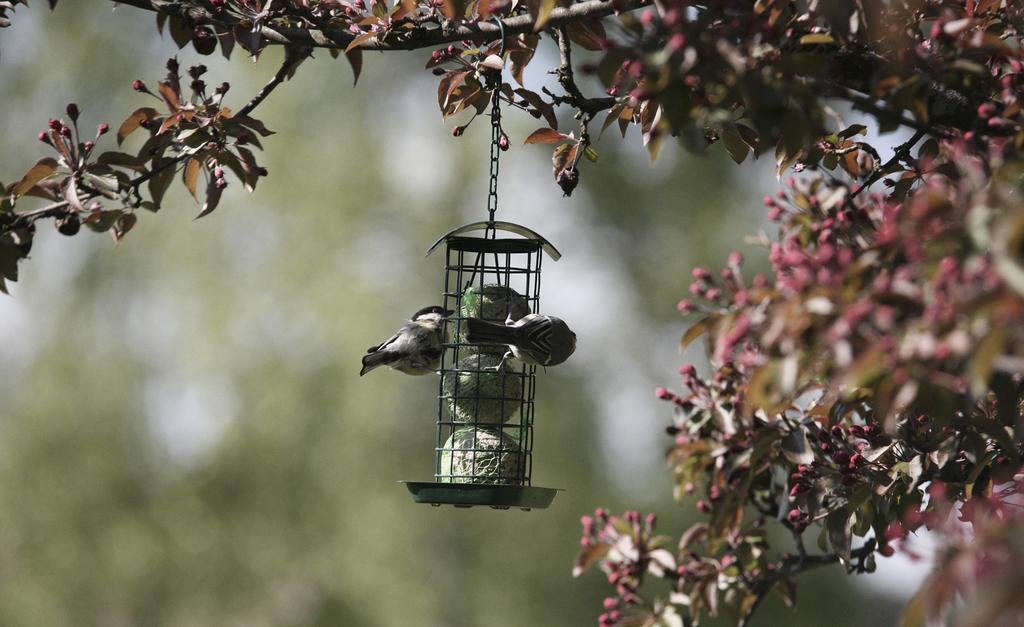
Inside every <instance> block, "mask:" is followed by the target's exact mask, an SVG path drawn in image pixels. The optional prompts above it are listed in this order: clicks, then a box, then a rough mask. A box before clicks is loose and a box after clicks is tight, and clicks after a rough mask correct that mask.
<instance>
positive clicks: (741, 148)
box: [721, 124, 750, 163]
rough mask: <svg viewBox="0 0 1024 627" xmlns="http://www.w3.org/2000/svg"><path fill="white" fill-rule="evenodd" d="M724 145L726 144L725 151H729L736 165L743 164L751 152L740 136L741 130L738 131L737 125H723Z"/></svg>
mask: <svg viewBox="0 0 1024 627" xmlns="http://www.w3.org/2000/svg"><path fill="white" fill-rule="evenodd" d="M721 137H722V143H723V144H725V149H726V150H727V151H729V156H730V157H732V160H733V161H735V162H736V163H743V161H744V160H745V159H746V158H747V153H749V152H750V146H748V145H747V144H746V142H744V141H743V138H742V137H741V136H740V133H739V130H737V128H736V125H735V124H724V125H722V135H721Z"/></svg>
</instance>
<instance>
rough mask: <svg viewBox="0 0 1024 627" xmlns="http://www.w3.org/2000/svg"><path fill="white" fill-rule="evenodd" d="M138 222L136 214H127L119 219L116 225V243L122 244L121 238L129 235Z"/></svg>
mask: <svg viewBox="0 0 1024 627" xmlns="http://www.w3.org/2000/svg"><path fill="white" fill-rule="evenodd" d="M138 221H139V218H138V217H136V215H135V214H134V213H126V214H123V215H122V216H121V217H119V218H118V219H117V221H116V222H115V223H114V241H117V242H120V241H121V238H122V237H124V236H125V235H127V234H128V231H130V230H132V228H133V227H134V226H135V223H136V222H138Z"/></svg>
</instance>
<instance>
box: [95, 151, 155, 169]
mask: <svg viewBox="0 0 1024 627" xmlns="http://www.w3.org/2000/svg"><path fill="white" fill-rule="evenodd" d="M96 163H100V164H103V165H111V166H118V167H121V168H127V169H129V170H134V171H135V172H145V170H146V166H145V163H144V162H143V161H142V159H139V158H138V157H136V156H134V155H130V154H128V153H124V152H117V151H113V150H110V151H107V152H105V153H103V154H101V155H100V156H99V157H97V159H96Z"/></svg>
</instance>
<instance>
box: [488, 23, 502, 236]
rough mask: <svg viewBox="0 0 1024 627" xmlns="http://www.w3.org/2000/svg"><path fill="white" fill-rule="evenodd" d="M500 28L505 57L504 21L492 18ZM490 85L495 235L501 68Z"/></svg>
mask: <svg viewBox="0 0 1024 627" xmlns="http://www.w3.org/2000/svg"><path fill="white" fill-rule="evenodd" d="M492 19H493V20H494V21H495V22H497V24H498V28H500V29H501V47H500V49H499V51H498V56H499V57H501V58H502V60H504V58H505V23H504V22H502V21H501V19H500V18H498V17H494V18H492ZM489 78H490V81H489V82H490V87H491V179H490V186H489V188H488V191H487V221H488V222H489V226H488V231H489V235H490V236H491V237H492V238H493V237H495V236H496V235H497V233H496V231H495V229H494V213H495V212H496V211H497V210H498V169H499V165H500V164H499V159H500V157H501V138H502V136H503V135H504V134H505V133H504V132H503V131H502V130H501V70H494V71H493V73H492V74H491V75H490V76H489Z"/></svg>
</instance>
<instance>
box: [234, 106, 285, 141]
mask: <svg viewBox="0 0 1024 627" xmlns="http://www.w3.org/2000/svg"><path fill="white" fill-rule="evenodd" d="M229 113H230V111H229ZM231 119H232V120H234V121H236V122H239V123H241V124H242V125H244V126H246V127H247V128H251V129H252V130H254V131H256V132H257V133H259V134H260V135H261V136H263V137H269V136H271V135H274V131H272V130H270V129H268V128H267V127H266V125H264V124H263V122H261V121H260V120H257V119H256V118H251V117H249V116H247V115H236V116H234V117H232V118H231Z"/></svg>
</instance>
